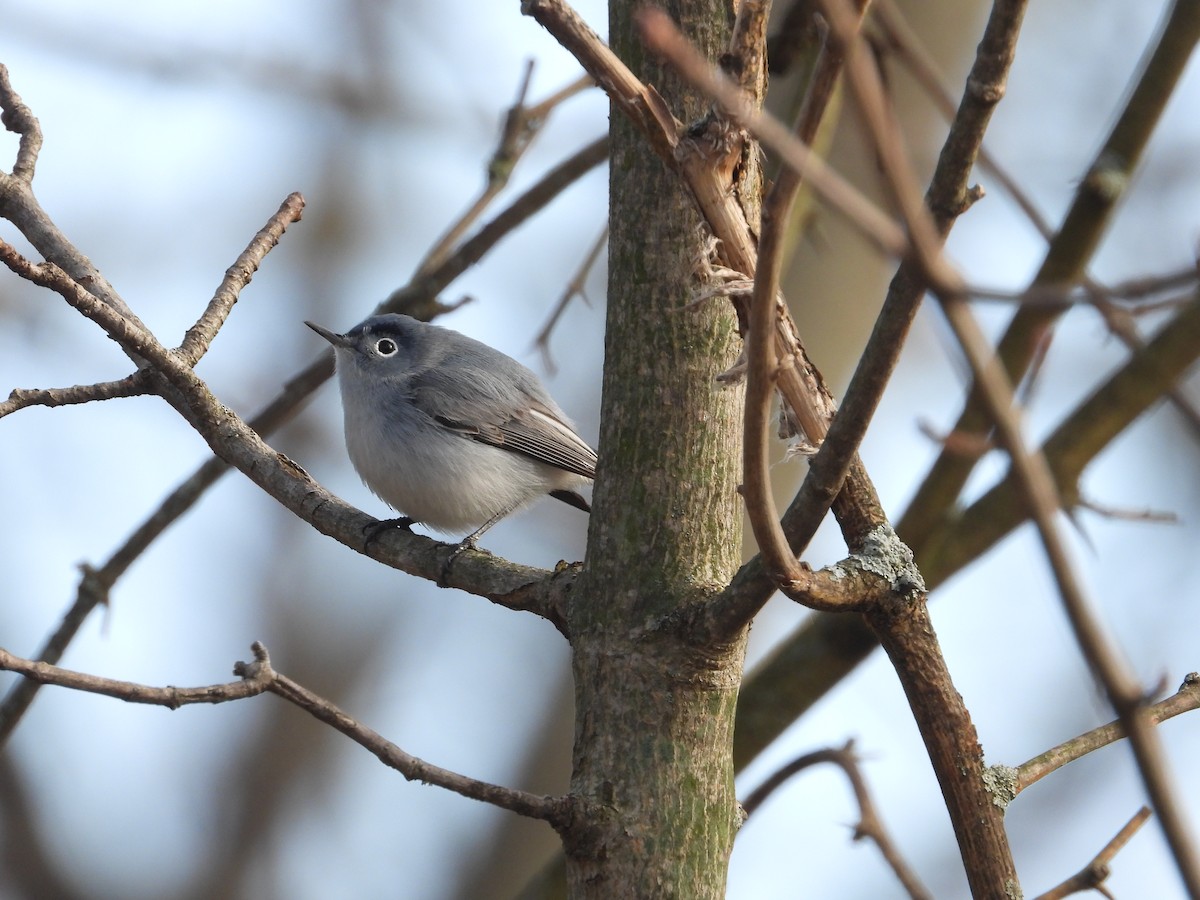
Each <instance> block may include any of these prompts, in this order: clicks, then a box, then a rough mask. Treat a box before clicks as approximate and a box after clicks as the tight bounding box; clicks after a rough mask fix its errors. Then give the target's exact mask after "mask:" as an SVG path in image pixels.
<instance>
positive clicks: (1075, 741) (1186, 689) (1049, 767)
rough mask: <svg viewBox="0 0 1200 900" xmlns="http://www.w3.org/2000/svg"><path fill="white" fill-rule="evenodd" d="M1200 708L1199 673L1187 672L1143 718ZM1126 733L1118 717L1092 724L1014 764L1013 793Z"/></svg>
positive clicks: (1155, 719) (1161, 717) (1159, 717)
mask: <svg viewBox="0 0 1200 900" xmlns="http://www.w3.org/2000/svg"><path fill="white" fill-rule="evenodd" d="M1196 709H1200V675H1197V674H1196V673H1195V672H1190V673H1188V675H1187V677H1185V678H1184V679H1183V684H1181V685H1180V686H1179V690H1178V691H1176V692H1175V693H1174V694H1172V695H1171V696H1170V697H1166V698H1164V699H1162V700H1159V701H1158V702H1157V703H1155V704H1152V705H1150V706H1147V707H1146V709H1145V713H1144V715H1145V719H1146V721H1147V722H1148V723H1149V724H1151V725H1158V724H1161V723H1162V722H1165V721H1167V720H1168V719H1172V718H1174V717H1175V716H1178V715H1181V714H1183V713H1186V712H1192V711H1193V710H1196ZM1125 736H1126V731H1125V726H1124V725H1123V724H1122V723H1121V722H1120V721H1119V720H1118V721H1116V722H1109V723H1108V724H1107V725H1101V726H1100V727H1099V728H1093V729H1092V730H1091V731H1088V732H1085V733H1084V734H1081V735H1079V736H1078V737H1073V738H1071V739H1070V740H1069V741H1064V742H1063V743H1061V744H1059V745H1058V746H1057V747H1051V748H1050V749H1049V750H1047V751H1046V752H1045V753H1039V754H1038V755H1037V756H1035V757H1034V758H1033V759H1030V760H1027V761H1026V762H1023V763H1021V765H1019V766H1017V769H1016V776H1015V780H1014V783H1013V795H1014V796H1016V794H1019V793H1020V792H1021V791H1023V790H1025V788H1027V787H1029V786H1030V785H1032V784H1036V783H1037V782H1038V781H1041V780H1042V779H1043V778H1045V777H1046V776H1047V775H1049V774H1050V773H1051V772H1055V771H1057V770H1058V769H1061V768H1062V767H1063V766H1065V765H1066V764H1067V763H1071V762H1074V761H1075V760H1077V759H1082V758H1083V757H1084V756H1087V754H1089V753H1092V752H1093V751H1095V750H1099V749H1100V748H1101V747H1105V746H1107V745H1109V744H1111V743H1114V742H1115V741H1119V740H1120V739H1121V738H1123V737H1125Z"/></svg>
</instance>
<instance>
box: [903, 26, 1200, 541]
mask: <svg viewBox="0 0 1200 900" xmlns="http://www.w3.org/2000/svg"><path fill="white" fill-rule="evenodd" d="M1198 40H1200V5H1198V4H1196V3H1193V2H1176V3H1175V4H1174V5H1173V6H1172V8H1171V10H1170V12H1169V14H1168V16H1167V17H1166V19H1165V20H1164V22H1163V24H1162V27H1161V29H1160V31H1159V33H1158V36H1157V38H1156V40H1155V43H1154V46H1153V47H1152V48H1151V51H1150V52H1149V53H1148V55H1147V57H1146V59H1145V61H1144V64H1143V66H1142V69H1141V72H1140V74H1139V76H1138V79H1137V82H1136V84H1135V85H1134V88H1133V90H1132V91H1131V92H1130V93H1129V96H1128V98H1127V100H1126V102H1125V104H1124V107H1123V109H1122V110H1121V111H1120V114H1119V116H1118V117H1117V120H1116V123H1115V124H1114V126H1113V128H1112V130H1111V131H1110V133H1109V135H1108V138H1107V139H1106V140H1105V142H1104V145H1103V146H1102V147H1101V149H1100V150H1099V152H1098V153H1097V155H1096V157H1095V158H1094V159H1093V161H1092V163H1091V165H1090V167H1089V169H1088V171H1087V174H1086V175H1085V176H1084V177H1083V178H1082V179H1080V184H1079V188H1078V190H1077V191H1076V194H1075V198H1074V200H1073V202H1072V204H1071V208H1070V209H1069V210H1068V212H1067V215H1066V217H1065V219H1064V220H1063V223H1062V225H1061V227H1060V228H1059V229H1058V230H1057V232H1056V233H1055V236H1054V238H1053V240H1051V241H1050V244H1049V246H1048V248H1047V251H1046V255H1045V258H1044V259H1043V261H1042V265H1041V267H1040V269H1039V271H1038V274H1037V276H1036V277H1035V279H1034V284H1035V285H1062V284H1071V283H1074V282H1075V281H1077V280H1078V279H1079V278H1080V276H1081V275H1082V273H1083V272H1084V270H1085V267H1086V265H1087V263H1088V261H1089V260H1090V259H1091V257H1092V254H1093V252H1094V251H1095V249H1096V247H1097V245H1098V244H1099V241H1100V238H1101V236H1102V235H1103V233H1104V231H1105V229H1106V228H1107V225H1108V223H1109V221H1110V220H1111V217H1112V214H1113V212H1114V211H1115V209H1116V207H1117V204H1118V202H1119V201H1120V200H1121V198H1122V197H1123V196H1124V193H1125V188H1126V187H1127V186H1128V185H1129V183H1130V178H1131V176H1132V173H1133V171H1134V170H1135V168H1136V167H1137V164H1138V161H1139V159H1140V158H1141V154H1142V151H1143V150H1144V148H1145V146H1146V143H1147V142H1148V140H1149V138H1150V135H1151V133H1152V132H1153V130H1154V126H1155V125H1156V123H1157V122H1158V120H1159V116H1160V115H1161V113H1162V110H1163V108H1164V107H1165V106H1166V103H1167V100H1168V99H1169V98H1170V97H1171V95H1172V93H1173V92H1174V89H1175V87H1176V85H1177V84H1178V82H1179V78H1180V77H1181V76H1182V73H1183V70H1184V67H1185V66H1186V65H1187V62H1188V60H1189V59H1190V58H1191V54H1192V50H1193V48H1194V47H1195V45H1196V42H1197V41H1198ZM1057 315H1058V314H1057V313H1056V312H1055V311H1053V310H1050V309H1047V308H1045V307H1038V306H1028V307H1021V308H1020V309H1019V310H1018V311H1017V313H1016V315H1015V316H1014V317H1013V320H1012V322H1011V323H1010V325H1009V327H1008V329H1007V330H1006V331H1005V334H1004V336H1003V337H1002V338H1001V340H1000V343H999V346H998V347H997V353H998V354H999V355H1000V358H1001V359H1002V361H1003V363H1004V369H1005V372H1006V373H1007V376H1008V377H1009V378H1010V379H1011V380H1012V381H1013V382H1014V383H1016V382H1019V381H1020V380H1021V379H1022V377H1023V376H1024V374H1025V372H1026V371H1027V370H1028V366H1029V365H1030V363H1031V362H1032V361H1033V359H1034V357H1035V355H1036V353H1037V348H1038V347H1039V345H1040V344H1041V343H1042V340H1043V338H1044V336H1045V335H1046V334H1048V331H1049V329H1050V328H1051V326H1052V325H1053V323H1054V321H1055V320H1056V318H1057ZM988 425H989V419H988V417H987V415H986V413H985V412H984V408H983V406H982V398H981V396H980V392H979V391H978V390H973V391H972V393H971V395H970V397H969V398H968V400H967V402H966V403H965V404H964V406H963V411H962V413H961V414H960V416H959V418H958V422H957V423H956V425H955V426H954V429H953V430H954V431H960V432H978V431H985V430H986V429H987V427H988ZM974 468H975V464H974V462H973V461H972V460H968V459H962V458H960V457H957V456H954V455H952V454H949V453H942V454H941V455H939V457H938V459H937V461H936V462H935V463H934V466H933V468H932V469H931V470H930V471H929V474H928V475H927V476H926V477H925V479H924V481H923V482H922V483H921V485H920V486H919V487H918V489H917V494H916V496H915V497H914V498H913V500H912V502H911V503H910V504H909V507H908V510H907V511H906V512H905V514H904V517H903V519H902V520H901V522H900V524H899V525H898V526H897V530H898V531H899V532H900V533H901V534H902V535H904V537H905V539H906V540H907V541H908V543H909V545H910V546H912V547H913V549H914V551H915V552H916V553H917V555H918V557H920V556H923V555H924V547H925V543H926V541H927V540H928V538H929V537H930V535H931V533H932V532H933V531H934V530H935V529H937V528H938V527H939V526H940V525H941V524H942V522H943V521H944V516H945V514H946V511H947V510H949V509H950V508H951V507H952V506H953V504H954V502H955V501H956V500H957V499H958V496H959V494H960V493H961V491H962V488H963V485H964V484H965V483H966V481H967V478H968V477H969V476H970V474H971V472H972V471H973V470H974Z"/></svg>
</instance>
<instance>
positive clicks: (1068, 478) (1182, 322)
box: [920, 291, 1200, 584]
mask: <svg viewBox="0 0 1200 900" xmlns="http://www.w3.org/2000/svg"><path fill="white" fill-rule="evenodd" d="M1198 358H1200V291H1198V292H1197V294H1196V295H1195V296H1194V297H1193V298H1192V302H1191V304H1190V305H1189V306H1188V307H1187V308H1185V309H1183V310H1182V311H1180V313H1179V315H1177V316H1175V317H1174V318H1173V319H1171V320H1170V321H1169V322H1167V323H1166V324H1165V325H1164V326H1163V327H1162V328H1161V329H1160V330H1159V331H1158V333H1157V334H1156V335H1154V336H1153V337H1152V338H1151V339H1150V340H1149V341H1148V342H1147V343H1146V345H1145V346H1144V347H1143V348H1142V349H1140V350H1138V351H1136V352H1135V353H1134V354H1133V355H1132V356H1131V357H1130V358H1129V359H1128V360H1127V361H1126V363H1125V365H1124V366H1122V367H1121V368H1120V369H1118V370H1117V371H1116V372H1114V373H1113V374H1112V375H1111V376H1110V377H1109V378H1108V379H1107V380H1106V381H1105V382H1104V383H1103V384H1101V385H1100V386H1099V387H1097V388H1096V389H1095V390H1093V391H1092V393H1091V395H1090V396H1089V397H1088V398H1087V399H1085V400H1084V401H1083V402H1082V403H1081V404H1080V405H1079V406H1078V407H1077V408H1076V409H1075V410H1074V411H1073V412H1072V413H1070V414H1069V415H1068V416H1067V417H1066V418H1065V419H1063V420H1062V422H1060V423H1059V425H1058V427H1056V428H1055V429H1054V431H1053V432H1052V433H1051V435H1050V437H1049V438H1047V439H1046V441H1045V443H1044V444H1043V445H1042V452H1043V453H1044V454H1045V456H1046V459H1047V461H1048V462H1049V464H1050V467H1051V471H1052V472H1053V473H1054V480H1055V483H1056V484H1057V485H1058V490H1059V491H1060V492H1061V493H1062V494H1063V495H1064V496H1063V501H1064V503H1065V504H1066V505H1067V507H1068V508H1069V507H1071V506H1073V505H1074V504H1075V502H1076V499H1077V495H1078V483H1079V479H1080V477H1081V476H1082V474H1083V472H1084V470H1085V469H1086V468H1087V466H1088V465H1089V464H1090V463H1091V462H1092V460H1094V459H1095V458H1096V457H1097V456H1099V455H1100V453H1101V452H1102V451H1103V450H1104V449H1105V448H1106V447H1107V446H1109V445H1110V444H1111V443H1112V442H1113V441H1114V440H1115V439H1116V438H1117V437H1118V436H1119V435H1120V434H1121V433H1122V432H1124V431H1125V429H1126V428H1128V427H1129V425H1130V424H1131V423H1132V422H1133V421H1134V420H1135V419H1136V418H1137V417H1138V416H1140V415H1141V414H1142V413H1144V412H1145V411H1146V410H1147V409H1149V408H1150V407H1151V406H1153V405H1154V404H1155V403H1156V402H1158V400H1159V399H1160V398H1161V396H1162V394H1163V392H1164V391H1166V390H1167V389H1168V388H1169V387H1170V386H1171V385H1173V384H1174V383H1175V382H1176V381H1177V380H1178V379H1179V378H1181V377H1182V376H1183V374H1184V373H1186V372H1187V370H1188V369H1189V368H1190V367H1191V366H1192V365H1193V364H1194V363H1195V362H1196V360H1197V359H1198ZM1014 496H1015V483H1014V476H1013V475H1012V474H1011V473H1010V474H1009V475H1007V476H1006V477H1005V478H1003V479H1002V480H1001V481H1000V482H999V483H998V484H996V485H995V486H994V487H992V488H991V489H989V490H988V491H987V492H986V493H985V494H984V495H983V496H982V497H980V498H979V499H978V500H976V501H975V502H974V503H972V504H971V505H970V506H969V507H967V509H966V510H964V511H963V513H962V514H961V515H959V516H956V517H954V518H952V519H950V520H948V521H946V522H943V523H942V524H941V525H940V526H939V528H938V529H937V530H935V531H933V532H932V533H931V534H930V535H929V536H928V537H927V538H926V541H925V546H924V549H923V550H922V551H921V554H920V559H921V569H922V571H923V572H924V573H925V574H926V577H927V578H928V579H929V582H930V584H940V583H941V582H942V581H945V579H946V578H948V577H950V575H952V574H954V573H955V572H957V571H959V570H960V569H961V568H962V567H963V566H965V565H966V564H967V562H968V561H969V560H972V559H976V558H978V556H979V555H980V554H982V553H983V552H984V551H986V550H987V549H988V548H989V547H991V546H993V545H994V544H995V543H997V542H998V541H999V540H1000V539H1001V538H1003V537H1004V536H1005V535H1006V534H1008V533H1009V532H1011V531H1012V530H1013V529H1014V528H1016V527H1017V526H1018V525H1019V524H1020V523H1021V522H1023V521H1024V520H1025V518H1026V515H1027V513H1026V510H1025V508H1024V506H1023V505H1022V504H1020V503H1018V502H1014V500H1013V498H1014Z"/></svg>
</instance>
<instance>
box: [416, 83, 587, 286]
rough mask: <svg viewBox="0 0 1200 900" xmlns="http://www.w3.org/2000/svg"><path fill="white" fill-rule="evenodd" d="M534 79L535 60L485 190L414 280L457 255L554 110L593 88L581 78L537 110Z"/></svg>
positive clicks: (429, 254)
mask: <svg viewBox="0 0 1200 900" xmlns="http://www.w3.org/2000/svg"><path fill="white" fill-rule="evenodd" d="M532 76H533V60H529V62H528V63H526V66H525V73H524V75H523V77H522V78H521V85H520V87H519V88H518V90H517V99H516V101H515V102H514V103H513V105H512V106H511V107H509V109H508V111H507V112H506V113H505V115H504V126H503V127H502V128H501V129H500V137H499V139H498V142H497V144H496V149H495V150H494V151H492V157H491V160H490V161H489V162H488V165H487V180H486V182H485V184H484V187H483V190H482V191H480V193H479V195H478V196H477V197H476V198H475V199H474V200H473V201H472V202H471V204H470V205H469V206H468V207H467V209H466V210H465V211H464V212H463V213H462V214H461V215H460V216H459V217H458V218H457V219H455V220H454V222H452V223H451V225H450V227H449V228H447V229H446V231H445V232H444V233H443V234H442V236H441V237H439V238H438V239H437V240H435V241H434V242H433V244H432V246H431V247H430V248H429V250H428V251H426V253H425V256H424V257H422V259H421V261H420V262H419V263H417V267H416V269H415V271H414V276H413V277H414V278H420V277H422V276H424V275H427V274H429V273H430V272H432V271H433V270H435V269H437V268H439V267H441V266H442V265H443V264H444V263H445V262H446V258H447V257H448V256H449V255H450V254H451V253H453V252H454V250H455V248H456V247H457V246H458V243H459V241H460V240H461V239H462V236H463V235H464V234H466V233H467V230H468V229H469V228H470V227H471V226H472V225H473V224H474V223H475V222H476V221H477V220H478V219H479V217H480V216H481V215H483V212H484V210H486V209H487V208H488V206H490V205H491V203H492V201H493V200H495V199H496V197H497V196H498V195H499V194H500V193H501V191H503V190H504V189H505V188H506V187H507V186H508V182H509V179H510V178H511V176H512V173H513V171H514V169H516V166H517V163H518V162H519V161H520V159H521V157H522V156H524V155H525V151H526V150H528V149H529V147H530V145H531V144H532V143H533V141H534V139H535V138H536V137H537V135H538V134H539V132H540V131H541V128H542V126H543V125H544V124H545V122H546V117H547V116H549V114H550V113H551V111H552V110H553V109H554V107H556V106H558V104H560V103H562V102H563V101H564V100H568V99H570V98H571V97H573V96H575V94H577V93H579V92H580V91H582V90H584V89H586V88H588V87H589V86H591V84H592V81H591V79H590V78H581V79H579V80H577V81H575V82H572V83H571V84H570V85H568V86H566V87H565V88H562V89H561V90H559V91H556V92H555V93H554V94H553V95H551V96H550V97H548V98H547V99H545V100H543V101H542V102H540V103H538V104H536V105H534V106H526V105H525V98H526V97H527V96H528V94H529V83H530V80H531V78H532Z"/></svg>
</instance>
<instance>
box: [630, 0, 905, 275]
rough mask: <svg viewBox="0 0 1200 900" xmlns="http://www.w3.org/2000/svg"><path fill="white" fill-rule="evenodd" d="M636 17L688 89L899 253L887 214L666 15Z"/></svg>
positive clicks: (901, 240)
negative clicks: (751, 100) (753, 99)
mask: <svg viewBox="0 0 1200 900" xmlns="http://www.w3.org/2000/svg"><path fill="white" fill-rule="evenodd" d="M639 21H640V23H641V28H642V38H643V40H644V41H645V42H646V44H647V46H649V47H650V49H652V50H654V52H656V53H658V54H659V55H661V56H662V57H663V58H664V59H666V60H667V61H668V62H670V63H671V65H672V66H674V67H675V68H676V70H677V71H678V72H679V74H680V75H682V76H683V77H684V78H685V79H687V81H688V82H689V83H691V85H692V86H693V87H695V88H696V89H697V90H698V91H701V92H702V93H704V94H706V95H707V96H710V97H712V98H713V99H714V100H716V102H717V103H719V104H720V105H721V108H722V110H723V112H725V113H726V114H727V115H728V116H729V117H730V118H731V119H732V120H733V121H734V122H735V123H736V124H738V125H740V126H742V127H744V128H745V129H746V130H747V131H749V132H750V133H751V134H753V135H754V136H755V137H756V138H758V139H759V140H760V141H762V142H763V143H764V144H765V145H766V146H767V147H769V148H771V149H772V150H773V151H775V152H776V153H777V154H779V156H780V158H781V159H782V160H783V161H784V163H785V164H786V165H787V166H788V167H789V168H791V169H792V170H794V171H795V172H798V173H799V174H800V175H801V176H802V177H803V178H804V180H805V182H806V183H807V184H808V186H809V187H811V188H812V189H813V190H814V191H815V192H816V193H817V194H818V195H820V196H821V197H822V198H823V199H824V200H825V201H826V202H827V203H828V204H829V206H830V208H831V209H833V210H835V211H837V212H838V213H839V214H841V215H843V216H845V217H846V219H847V220H848V221H849V222H850V223H851V224H852V225H854V226H855V227H856V228H857V229H859V231H861V232H862V233H863V235H865V236H866V237H867V238H868V239H869V240H871V241H872V243H874V244H875V245H876V246H878V247H879V248H880V249H881V250H883V251H884V252H885V253H887V254H888V255H890V256H896V257H902V256H904V255H905V254H906V253H907V252H908V250H909V245H908V238H907V237H906V236H905V234H904V231H903V229H901V228H900V227H899V226H898V225H897V224H896V223H895V222H894V221H893V220H892V218H891V217H890V216H888V215H887V214H886V213H884V212H883V211H881V210H880V209H879V208H878V207H877V206H875V204H873V203H872V202H871V201H870V200H868V199H867V198H866V197H865V196H864V195H863V194H862V193H861V192H860V191H859V190H858V189H857V188H855V187H854V186H853V185H851V184H850V183H849V182H848V181H846V180H845V179H844V178H842V177H841V176H840V175H838V174H837V173H836V172H834V171H833V169H832V168H830V167H829V166H828V165H827V164H826V163H825V161H824V160H822V159H821V158H820V157H819V156H817V155H816V154H815V153H813V152H812V150H811V148H810V147H809V146H808V145H807V144H805V143H803V142H802V141H800V140H798V139H797V138H796V137H795V136H794V135H792V134H791V133H790V132H789V131H788V129H787V127H786V126H784V125H783V124H782V123H780V122H779V121H778V120H777V119H775V118H774V117H773V116H770V115H767V114H765V113H761V112H759V111H758V110H756V109H754V108H753V107H752V106H750V105H749V104H748V103H747V102H746V100H745V99H744V98H743V96H742V94H741V91H740V90H739V88H738V87H737V86H736V85H735V84H733V83H732V82H730V81H729V80H728V79H727V78H725V77H724V76H722V75H721V74H720V72H719V71H715V70H714V69H713V67H712V66H711V64H710V63H709V62H708V61H707V60H706V59H704V57H702V56H701V55H700V54H699V53H698V52H697V51H696V49H695V48H694V47H692V45H691V44H690V43H689V42H688V41H687V39H686V38H684V36H683V35H682V34H680V33H679V30H678V29H677V28H676V27H675V23H674V22H672V21H671V18H670V16H668V15H667V14H666V13H664V12H662V11H661V10H658V9H655V8H653V7H646V8H645V9H644V10H643V11H642V13H641V15H640V16H639Z"/></svg>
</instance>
